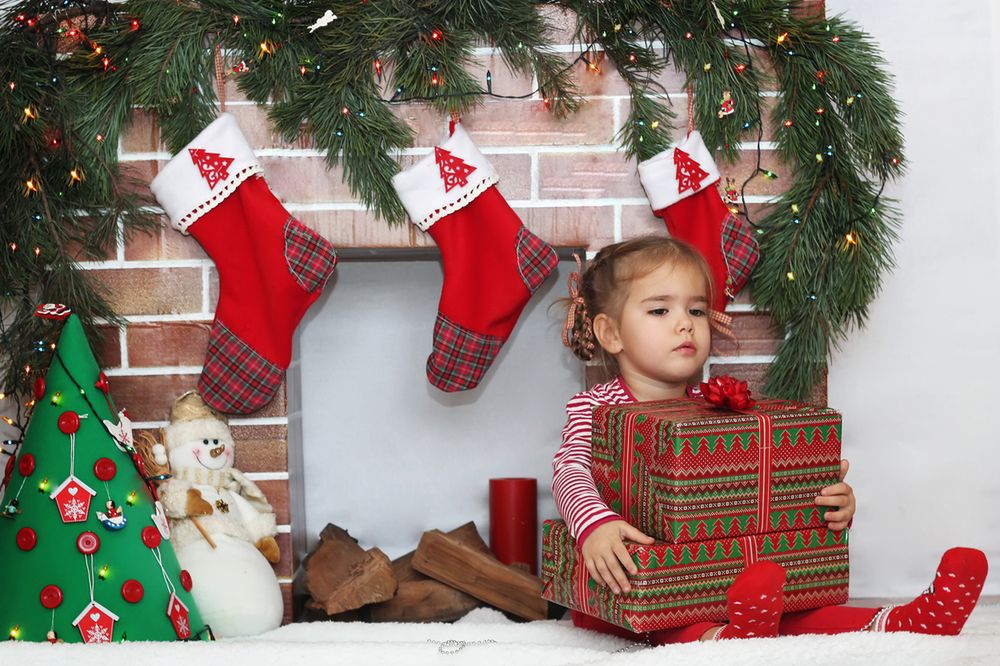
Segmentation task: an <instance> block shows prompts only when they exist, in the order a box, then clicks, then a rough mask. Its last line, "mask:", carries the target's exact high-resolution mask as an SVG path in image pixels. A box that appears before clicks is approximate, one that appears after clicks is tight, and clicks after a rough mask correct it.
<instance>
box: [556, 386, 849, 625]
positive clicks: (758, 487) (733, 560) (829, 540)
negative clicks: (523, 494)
mask: <svg viewBox="0 0 1000 666" xmlns="http://www.w3.org/2000/svg"><path fill="white" fill-rule="evenodd" d="M702 390H703V391H704V392H705V393H706V396H707V397H708V398H710V399H712V400H713V401H714V402H715V403H716V404H709V403H708V402H707V401H706V400H705V399H701V398H696V399H688V398H685V399H680V400H668V401H663V402H649V403H633V404H626V405H604V406H599V407H595V408H594V420H593V436H592V441H593V465H592V473H593V475H594V480H595V482H596V484H597V489H598V491H599V492H600V494H601V496H602V498H603V499H604V501H605V502H607V504H608V506H610V507H611V509H612V510H613V511H615V512H617V513H618V514H619V515H621V516H622V517H624V518H625V520H627V521H628V522H629V523H631V524H632V525H634V526H635V527H637V528H638V529H640V530H642V531H643V532H645V533H646V534H649V535H650V536H652V537H654V538H656V539H657V540H658V542H657V543H655V544H653V545H652V546H640V545H637V544H631V543H629V544H626V545H627V547H628V549H629V552H630V553H631V554H632V558H633V560H634V561H635V562H636V564H637V566H638V567H639V573H638V574H637V575H635V576H631V577H630V582H631V584H632V591H631V592H629V593H628V594H622V595H615V594H614V593H612V592H611V591H610V590H609V589H608V588H606V587H601V586H598V585H597V584H596V583H595V582H594V581H593V580H591V579H590V578H589V576H588V574H587V570H586V567H585V566H584V565H583V561H582V558H581V557H580V553H579V551H578V549H577V548H576V544H575V542H574V540H573V538H572V537H571V536H570V534H569V531H568V529H567V528H566V526H565V525H564V524H563V523H562V522H559V521H553V522H548V523H546V525H545V527H544V539H543V548H544V552H543V555H542V568H543V572H542V575H543V579H544V580H545V590H544V592H543V596H544V597H545V598H546V599H549V600H551V601H554V602H556V603H559V604H562V605H564V606H568V607H570V608H573V609H575V610H578V611H582V612H584V613H587V614H589V615H594V616H596V617H599V618H601V619H603V620H605V621H607V622H611V623H612V624H616V625H619V626H622V627H625V628H626V629H630V630H632V631H637V632H645V631H655V630H658V629H667V628H671V627H679V626H684V625H687V624H691V623H693V622H700V621H713V622H717V621H723V620H725V619H726V596H725V593H726V590H727V589H728V588H729V586H730V585H731V584H732V582H733V580H734V579H735V578H736V576H737V575H738V574H739V573H740V572H741V571H742V570H743V569H744V568H745V567H746V566H748V565H750V564H752V563H753V562H755V561H757V560H759V559H769V560H774V561H776V562H778V563H779V564H781V565H782V566H783V567H784V568H785V570H786V573H787V574H788V582H787V584H786V587H785V599H784V603H785V610H786V611H797V610H805V609H807V608H816V607H819V606H826V605H833V604H841V603H844V602H845V601H847V587H848V554H847V531H846V530H844V531H843V532H831V531H830V530H828V529H827V528H826V523H825V521H824V520H823V516H824V514H825V511H826V509H825V508H824V507H818V506H816V505H815V503H814V500H815V498H816V496H817V495H818V494H819V492H820V490H822V489H823V488H824V487H826V486H828V485H831V484H834V483H836V482H837V481H838V480H839V471H840V429H841V417H840V414H838V413H837V412H836V411H835V410H833V409H829V408H825V407H818V406H814V405H807V404H803V403H797V402H789V401H782V400H765V401H761V402H759V403H754V402H753V401H752V400H750V399H749V393H747V392H746V384H745V383H743V382H735V381H733V380H731V379H729V378H717V379H713V380H710V382H709V383H708V384H703V385H702ZM720 392H721V393H720ZM720 405H724V406H720Z"/></svg>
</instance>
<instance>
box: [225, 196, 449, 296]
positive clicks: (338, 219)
mask: <svg viewBox="0 0 1000 666" xmlns="http://www.w3.org/2000/svg"><path fill="white" fill-rule="evenodd" d="M295 216H296V217H297V218H298V219H299V220H300V221H301V222H302V223H303V224H305V225H306V226H308V227H309V228H311V229H315V230H316V231H317V232H319V234H320V235H321V236H323V238H325V239H327V240H328V241H330V242H331V243H333V245H334V247H337V248H346V247H409V246H410V245H411V238H410V236H411V227H412V226H413V225H411V224H410V223H409V222H405V223H403V224H398V225H395V226H392V227H390V226H389V224H388V223H386V222H384V221H382V220H380V219H378V218H377V217H375V215H374V214H372V213H371V212H370V211H367V210H320V211H301V212H298V213H296V215H295ZM428 240H429V237H428ZM212 273H213V279H214V274H215V271H214V270H213V271H212Z"/></svg>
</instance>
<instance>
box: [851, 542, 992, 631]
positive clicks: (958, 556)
mask: <svg viewBox="0 0 1000 666" xmlns="http://www.w3.org/2000/svg"><path fill="white" fill-rule="evenodd" d="M988 569H989V565H988V564H987V563H986V555H985V553H983V551H981V550H976V549H975V548H952V549H951V550H948V551H947V552H945V554H944V555H943V556H942V557H941V563H940V564H939V565H938V569H937V573H936V574H935V576H934V581H933V582H932V583H931V586H930V587H929V588H927V591H926V592H924V593H923V594H921V595H920V596H919V597H917V598H916V599H914V600H913V601H911V602H910V603H908V604H906V605H905V606H886V607H885V608H883V609H881V610H880V611H879V612H878V615H876V616H875V618H874V619H873V620H872V626H871V629H870V630H871V631H911V632H913V633H917V634H936V635H939V636H955V635H957V634H958V633H959V632H960V631H962V627H963V626H965V621H966V620H967V619H969V614H970V613H972V609H973V608H975V607H976V602H977V601H979V594H980V592H982V591H983V583H984V582H985V581H986V572H987V571H988Z"/></svg>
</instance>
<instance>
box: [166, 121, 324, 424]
mask: <svg viewBox="0 0 1000 666" xmlns="http://www.w3.org/2000/svg"><path fill="white" fill-rule="evenodd" d="M260 172H261V167H260V164H259V163H258V162H257V158H256V156H255V155H254V153H253V150H252V149H251V148H250V146H249V144H248V143H247V141H246V139H245V138H244V136H243V134H242V132H240V128H239V126H238V125H237V124H236V120H235V119H234V118H233V116H231V115H230V114H228V113H223V114H222V115H220V116H219V117H218V118H217V119H216V120H215V121H213V122H212V123H211V124H210V125H209V126H208V127H206V128H205V129H204V130H202V131H201V133H199V134H198V136H196V137H195V138H194V140H193V141H191V143H189V144H188V145H187V146H186V147H185V148H184V149H183V150H182V151H181V152H179V153H178V154H177V155H176V156H174V158H173V159H171V160H170V162H168V163H167V164H166V165H164V166H163V168H162V169H161V170H160V173H159V175H158V176H157V177H156V178H155V179H154V180H153V182H152V183H151V184H150V186H149V187H150V189H151V190H152V191H153V194H154V195H155V196H156V199H157V201H159V202H160V205H161V206H163V209H164V210H165V211H166V213H167V215H168V216H169V217H170V223H171V225H172V226H173V227H174V228H175V229H177V230H178V231H180V232H182V233H187V232H188V231H190V233H191V235H192V236H194V237H195V238H196V239H197V240H198V242H199V243H200V244H201V246H202V247H203V248H204V249H205V252H206V253H208V256H209V257H211V258H212V261H214V262H215V266H216V268H217V269H218V271H219V303H218V306H217V308H216V311H215V322H214V323H213V325H212V332H211V336H210V338H209V342H208V354H207V356H206V358H205V365H204V368H203V370H202V373H201V379H200V380H199V382H198V390H199V392H200V393H201V395H202V397H203V398H204V400H205V402H206V403H208V405H210V406H211V407H213V408H215V409H217V410H219V411H221V412H229V413H241V414H245V413H248V412H253V411H256V410H257V409H260V408H261V407H263V406H264V405H266V404H267V403H268V402H270V401H271V398H273V397H274V393H275V391H277V389H278V387H279V386H281V382H282V379H283V378H284V375H285V369H286V368H287V367H288V364H289V362H290V360H291V353H292V335H293V334H294V332H295V328H296V326H298V324H299V321H300V320H301V319H302V315H304V314H305V312H306V309H308V308H309V306H310V305H312V303H313V302H315V300H316V299H317V298H319V295H320V292H321V291H322V290H323V286H324V285H325V284H326V281H327V279H328V278H329V277H330V274H331V273H332V272H333V269H334V266H335V265H336V263H337V255H336V253H335V252H334V250H333V246H331V245H330V243H328V242H327V241H326V240H324V239H323V238H322V237H321V236H320V235H319V234H317V233H316V232H315V231H313V230H311V229H309V228H307V227H305V226H304V225H302V224H300V223H299V222H298V220H296V219H295V218H293V217H292V216H291V215H289V214H288V211H286V210H285V208H284V206H282V205H281V203H280V202H279V201H278V200H277V199H276V198H275V196H274V195H273V194H272V193H271V190H270V188H268V186H267V183H266V182H265V181H264V179H263V177H262V176H260V175H259V174H260Z"/></svg>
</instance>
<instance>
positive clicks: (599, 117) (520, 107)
mask: <svg viewBox="0 0 1000 666" xmlns="http://www.w3.org/2000/svg"><path fill="white" fill-rule="evenodd" d="M613 104H614V103H613V102H612V101H611V100H590V101H588V102H587V103H586V104H584V105H583V106H582V107H581V108H580V110H579V111H578V112H576V113H575V114H573V115H572V116H570V117H569V118H563V119H559V118H557V117H556V116H555V114H553V113H552V112H551V111H549V110H547V109H546V108H545V106H544V105H543V104H542V102H541V101H540V100H531V99H527V100H506V101H502V102H500V101H495V100H487V101H486V102H484V103H483V105H482V106H480V107H477V108H476V109H474V110H473V111H470V112H469V113H468V114H466V116H465V117H464V118H463V119H462V124H463V126H464V127H465V129H466V130H468V132H469V134H470V135H471V136H472V138H473V140H474V141H475V142H476V144H477V145H479V146H524V145H529V146H531V145H542V146H550V145H603V144H609V143H611V142H612V140H613V139H614V135H615V131H616V130H615V126H614V107H613Z"/></svg>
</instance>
